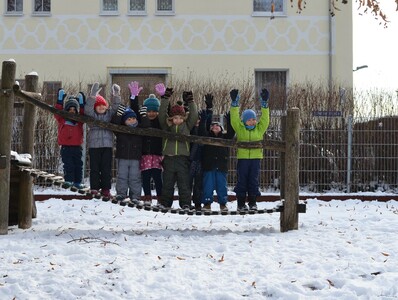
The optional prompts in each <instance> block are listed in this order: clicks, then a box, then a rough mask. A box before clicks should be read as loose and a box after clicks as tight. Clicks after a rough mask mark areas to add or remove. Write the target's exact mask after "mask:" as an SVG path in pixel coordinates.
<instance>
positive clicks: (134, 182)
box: [112, 105, 149, 204]
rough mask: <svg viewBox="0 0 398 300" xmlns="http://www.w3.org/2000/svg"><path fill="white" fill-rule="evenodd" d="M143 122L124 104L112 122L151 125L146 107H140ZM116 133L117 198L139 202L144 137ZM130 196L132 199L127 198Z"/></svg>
mask: <svg viewBox="0 0 398 300" xmlns="http://www.w3.org/2000/svg"><path fill="white" fill-rule="evenodd" d="M140 115H141V118H140V119H141V123H140V124H139V123H138V120H137V114H136V113H135V112H134V111H133V110H131V109H130V108H127V109H125V108H124V105H123V106H121V109H118V111H117V114H116V116H115V117H114V118H113V119H112V123H115V124H122V125H126V126H131V127H149V120H148V119H147V117H146V107H145V106H144V107H142V108H141V109H140ZM115 135H116V154H115V157H116V159H117V179H116V193H117V196H116V200H118V201H123V202H130V203H136V204H137V203H139V200H140V199H141V188H142V185H141V172H140V159H141V156H142V137H141V136H139V135H134V134H128V133H119V132H115ZM127 196H128V197H129V198H130V199H128V198H126V197H127Z"/></svg>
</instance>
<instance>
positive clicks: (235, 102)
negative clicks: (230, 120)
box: [229, 89, 240, 107]
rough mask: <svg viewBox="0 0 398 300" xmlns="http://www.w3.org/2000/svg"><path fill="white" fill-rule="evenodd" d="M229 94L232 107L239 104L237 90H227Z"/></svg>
mask: <svg viewBox="0 0 398 300" xmlns="http://www.w3.org/2000/svg"><path fill="white" fill-rule="evenodd" d="M229 96H230V97H231V105H232V106H233V107H238V106H239V98H240V97H239V90H237V89H233V90H231V91H230V92H229Z"/></svg>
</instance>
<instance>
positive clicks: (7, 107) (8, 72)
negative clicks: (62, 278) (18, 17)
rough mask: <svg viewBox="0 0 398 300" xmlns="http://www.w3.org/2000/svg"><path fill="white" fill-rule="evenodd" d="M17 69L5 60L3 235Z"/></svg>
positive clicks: (0, 180) (0, 97)
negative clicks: (13, 88)
mask: <svg viewBox="0 0 398 300" xmlns="http://www.w3.org/2000/svg"><path fill="white" fill-rule="evenodd" d="M15 71H16V63H15V61H11V60H9V61H3V65H2V69H1V88H0V234H3V235H4V234H7V233H8V214H9V201H10V155H11V133H12V121H13V109H14V93H13V90H12V87H13V84H14V82H15Z"/></svg>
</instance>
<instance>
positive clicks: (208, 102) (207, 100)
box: [205, 93, 214, 110]
mask: <svg viewBox="0 0 398 300" xmlns="http://www.w3.org/2000/svg"><path fill="white" fill-rule="evenodd" d="M213 98H214V97H213V95H212V94H211V93H207V94H206V95H205V103H206V109H209V110H211V109H213Z"/></svg>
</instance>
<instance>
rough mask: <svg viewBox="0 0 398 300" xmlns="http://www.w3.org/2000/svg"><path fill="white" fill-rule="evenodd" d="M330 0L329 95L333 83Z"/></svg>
mask: <svg viewBox="0 0 398 300" xmlns="http://www.w3.org/2000/svg"><path fill="white" fill-rule="evenodd" d="M332 9H333V7H332V1H329V14H328V15H329V97H331V94H332V85H333V57H332V51H333V27H332V14H331V12H332Z"/></svg>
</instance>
